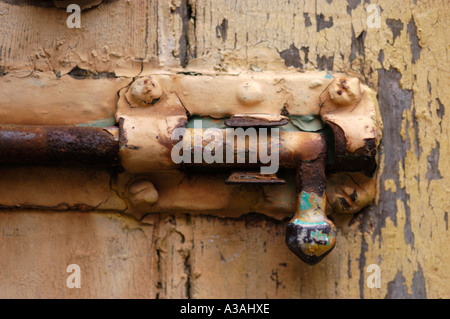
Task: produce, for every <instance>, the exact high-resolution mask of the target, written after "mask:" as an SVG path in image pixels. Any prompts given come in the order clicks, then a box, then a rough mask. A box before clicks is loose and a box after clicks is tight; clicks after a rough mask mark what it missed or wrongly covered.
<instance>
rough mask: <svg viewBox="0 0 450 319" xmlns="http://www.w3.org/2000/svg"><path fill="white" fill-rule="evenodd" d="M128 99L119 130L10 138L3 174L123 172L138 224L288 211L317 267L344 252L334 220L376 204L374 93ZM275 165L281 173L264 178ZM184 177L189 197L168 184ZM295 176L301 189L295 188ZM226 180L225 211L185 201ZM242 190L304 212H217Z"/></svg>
mask: <svg viewBox="0 0 450 319" xmlns="http://www.w3.org/2000/svg"><path fill="white" fill-rule="evenodd" d="M119 95H120V96H119V100H118V107H117V113H116V121H117V123H118V126H117V127H112V128H93V127H34V126H33V127H32V126H11V125H3V126H0V153H1V154H4V155H3V156H2V157H1V158H0V163H25V164H26V163H51V164H66V165H73V164H82V165H101V166H102V165H103V166H121V167H123V168H124V169H125V171H126V173H125V175H126V176H127V177H126V180H127V182H126V183H125V184H124V185H125V186H124V194H125V195H126V197H127V200H128V201H129V203H130V210H129V212H130V213H132V214H134V215H137V216H139V217H142V216H144V215H145V214H149V213H154V212H165V211H166V212H167V211H192V210H196V209H197V210H205V211H214V210H224V211H226V210H227V209H232V208H233V207H232V206H233V205H238V204H239V201H240V200H241V201H242V202H243V203H244V204H243V205H241V208H242V210H247V209H255V211H258V207H259V208H261V207H263V208H261V210H262V211H264V209H269V210H270V209H273V210H276V209H277V208H279V209H280V210H281V211H283V212H288V213H289V212H290V213H291V214H292V213H293V217H292V219H291V220H290V221H289V223H288V224H287V228H286V244H287V246H288V247H289V248H290V249H291V250H292V251H293V252H294V253H295V254H296V255H298V256H299V257H300V258H301V259H302V260H303V261H305V262H306V263H308V264H315V263H317V262H319V261H320V260H322V259H323V258H324V257H325V256H326V255H327V254H328V253H330V252H331V251H332V249H333V248H334V247H335V244H336V232H337V230H336V227H335V225H334V224H333V222H332V221H331V220H329V219H328V218H327V213H330V212H331V211H334V212H338V213H355V212H357V211H358V210H360V209H361V208H363V207H364V206H366V205H368V204H369V203H370V202H371V201H372V200H373V197H374V186H373V185H374V180H373V174H374V172H375V169H376V152H377V148H378V145H379V142H380V139H381V125H382V124H381V120H380V117H379V116H378V114H377V112H378V105H377V101H376V95H375V92H373V91H372V90H371V89H370V88H368V87H367V86H366V85H364V84H362V83H360V81H359V80H358V79H357V78H352V77H347V76H345V75H339V74H337V75H333V76H332V75H330V74H329V73H327V72H307V73H300V72H286V73H270V72H269V73H262V72H249V73H242V74H236V75H226V76H216V75H199V74H195V75H191V74H154V75H151V76H145V77H140V78H137V79H135V80H134V82H133V83H132V84H131V85H130V86H128V87H126V88H124V89H122V90H121V91H120V94H119ZM196 124H200V125H201V127H198V125H196ZM236 132H238V133H239V134H241V135H239V134H238V133H236ZM230 134H232V135H231V136H232V137H231V138H230V136H229V135H230ZM233 134H234V135H233ZM252 134H253V135H252ZM239 139H241V141H240V142H239ZM239 143H240V144H239ZM187 150H188V151H187ZM203 154H207V155H209V157H206V158H205V157H203V156H202V155H203ZM264 155H265V156H264ZM269 155H270V156H269ZM275 155H276V158H275V157H274V156H275ZM175 158H176V159H175ZM180 159H181V160H180ZM269 159H270V163H268V162H269ZM275 159H276V162H277V165H278V166H277V167H276V171H275V172H273V171H271V172H267V171H266V172H263V170H262V169H261V167H266V168H267V167H268V164H270V165H272V164H274V161H275ZM278 168H279V170H278ZM211 169H213V170H214V172H223V174H222V173H220V174H216V175H212V174H211ZM205 170H206V171H205ZM292 172H294V175H292ZM171 174H172V175H171ZM221 174H222V175H221ZM278 175H280V176H278ZM186 176H194V177H192V178H193V179H195V181H196V182H193V183H190V186H184V187H185V188H184V190H183V189H182V187H180V186H176V187H174V186H173V185H174V183H171V182H170V181H169V179H170V178H172V179H174V180H177V183H178V185H180V181H182V180H183V179H184V178H185V177H186ZM224 176H228V178H226V177H224ZM289 176H294V179H295V183H294V184H295V185H293V186H289V185H292V184H290V183H289V181H287V180H288V179H289ZM213 179H214V182H213ZM217 179H220V183H222V184H223V185H226V186H223V187H222V186H220V188H218V189H217V192H218V194H217V197H215V199H214V198H209V199H208V198H207V196H206V197H205V198H204V200H205V201H209V202H208V203H207V205H206V204H205V206H204V207H203V208H204V209H203V208H202V207H201V206H199V204H198V203H195V204H194V203H193V201H192V200H190V199H186V196H183V194H186V192H187V193H189V192H191V195H192V197H193V198H194V197H195V196H196V194H194V193H195V192H200V194H201V192H202V191H203V192H204V189H202V188H201V187H197V188H196V186H194V187H193V186H192V185H194V184H195V185H200V184H203V186H204V187H208V183H210V184H209V185H210V188H211V190H210V192H214V191H215V190H214V189H213V188H214V185H218V184H217ZM291 180H292V178H291ZM227 185H228V186H227ZM361 185H367V186H363V187H361ZM203 186H202V187H203ZM239 187H244V189H245V191H249V189H250V188H253V189H254V188H255V187H270V191H273V192H277V190H276V188H277V187H278V188H282V189H283V190H286V189H287V192H289V189H291V190H292V189H293V191H292V193H293V194H295V200H292V201H293V202H295V204H293V203H291V202H290V203H287V204H286V203H280V202H277V201H276V200H275V201H274V200H272V201H271V203H269V204H268V203H263V204H261V203H259V202H258V199H255V198H256V197H258V195H254V194H253V195H250V196H249V198H251V199H252V200H253V199H255V201H254V202H252V203H250V204H249V203H248V202H246V198H244V197H245V196H246V195H242V194H241V196H240V197H241V198H240V199H239V198H238V197H239V196H238V197H234V203H231V200H227V201H222V200H217V198H218V196H220V195H222V196H223V197H233V196H234V195H233V196H231V195H230V194H236V190H237V189H238V188H239ZM363 188H364V189H363ZM186 190H187V191H186ZM239 190H240V191H241V190H242V188H240V189H239ZM250 192H251V191H250ZM177 196H178V197H177ZM243 196H244V197H243ZM327 197H328V201H327ZM236 203H238V204H236ZM264 205H266V206H267V207H265V206H264ZM269 206H270V207H269ZM199 207H200V208H199Z"/></svg>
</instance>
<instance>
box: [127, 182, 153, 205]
mask: <svg viewBox="0 0 450 319" xmlns="http://www.w3.org/2000/svg"><path fill="white" fill-rule="evenodd" d="M127 193H128V199H129V200H130V202H131V204H132V205H133V207H135V208H137V209H140V210H148V209H150V208H151V207H152V206H153V205H154V204H155V203H156V202H157V201H158V191H157V190H156V188H155V185H153V183H152V182H150V181H149V180H147V179H139V180H136V181H133V182H131V184H130V186H128V191H127Z"/></svg>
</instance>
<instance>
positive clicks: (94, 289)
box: [0, 0, 450, 298]
mask: <svg viewBox="0 0 450 319" xmlns="http://www.w3.org/2000/svg"><path fill="white" fill-rule="evenodd" d="M414 2H415V1H413V0H411V1H407V0H402V1H387V0H383V1H381V0H380V1H371V3H376V4H378V5H380V7H381V8H382V9H383V11H382V15H381V28H380V29H374V28H373V29H370V28H367V26H366V23H365V21H366V18H367V13H366V10H365V8H366V6H367V3H365V2H364V1H361V3H360V4H359V5H357V6H356V8H355V9H353V10H351V15H348V14H347V5H348V2H346V1H333V2H331V3H328V2H327V1H325V0H318V1H317V2H311V1H290V2H288V3H284V4H280V3H278V2H275V1H269V0H267V1H264V0H254V1H248V2H245V3H239V4H238V5H235V3H234V2H228V1H214V2H210V1H192V2H191V5H192V7H193V12H194V13H195V14H196V20H195V30H194V29H193V23H192V22H191V21H189V23H188V26H189V27H188V32H187V34H188V38H189V41H190V43H191V44H194V43H195V46H196V48H197V49H196V50H197V58H196V59H194V60H191V61H190V63H189V64H188V70H193V71H197V70H208V71H209V72H213V73H214V72H217V73H218V74H220V73H227V72H230V73H233V72H236V70H240V69H243V70H246V71H247V70H250V69H251V68H252V65H253V69H258V70H259V69H261V70H262V71H268V70H278V69H285V66H284V61H283V60H282V59H281V58H280V56H279V54H278V52H281V51H283V50H285V49H288V48H289V47H290V45H291V44H294V45H295V46H296V47H297V48H299V49H300V48H302V47H303V46H308V48H309V52H308V57H309V62H308V63H305V52H304V51H302V50H300V51H299V54H300V57H301V60H302V61H303V62H304V68H305V69H311V68H316V67H317V66H318V64H317V59H316V57H317V55H319V56H325V57H327V58H329V57H331V56H334V70H335V71H341V72H350V73H351V74H352V75H353V74H357V73H362V75H363V76H365V77H366V80H367V82H368V85H369V86H370V87H373V88H375V89H377V86H378V73H377V71H376V70H378V69H380V68H385V69H387V70H388V69H390V68H393V69H395V70H397V71H398V72H399V73H400V74H401V76H402V78H401V87H402V88H403V89H405V90H406V89H407V90H412V92H413V93H414V96H413V105H412V106H411V108H409V109H407V110H405V111H404V113H403V119H402V121H400V122H399V123H396V127H397V128H398V131H395V130H394V131H392V132H386V131H385V132H384V135H385V136H386V134H401V137H402V138H403V141H404V142H405V143H406V140H409V144H410V149H409V150H408V151H407V152H406V156H405V158H404V165H403V164H402V163H401V162H400V163H398V166H399V169H398V176H388V177H387V180H388V182H387V187H386V184H384V185H378V187H380V188H387V189H390V190H393V189H394V188H393V184H392V182H389V180H393V181H398V187H397V185H396V183H395V185H396V187H397V189H396V191H397V192H399V191H402V190H404V191H405V193H406V194H407V195H409V200H408V201H406V202H403V201H401V200H399V199H397V200H396V202H395V209H396V212H394V215H395V216H396V222H394V221H393V220H392V219H391V218H390V217H387V218H386V219H385V225H384V227H383V228H382V229H381V233H380V235H376V236H375V237H373V236H372V234H373V233H374V231H375V230H374V227H373V225H371V223H370V221H369V223H368V225H367V227H366V228H364V232H361V230H360V228H359V223H358V219H356V222H353V223H350V220H351V218H352V217H351V216H335V221H336V225H337V227H338V242H337V246H336V249H335V250H334V251H333V253H332V254H331V255H329V256H328V257H327V258H326V259H325V260H324V261H323V262H321V263H320V264H318V265H316V266H314V267H310V266H307V265H304V264H302V263H301V262H300V261H299V260H298V259H297V258H296V257H295V256H294V255H293V254H292V253H290V252H289V251H288V250H287V248H286V247H285V246H284V234H283V229H284V227H283V225H281V224H278V223H277V222H274V221H273V220H271V219H267V218H265V217H261V216H260V217H259V218H253V217H251V216H244V217H242V218H241V219H236V218H228V219H227V218H219V217H214V216H211V215H208V216H201V215H199V216H190V217H189V216H188V215H182V214H181V215H176V214H175V212H174V213H173V214H172V215H173V216H171V215H162V216H156V215H148V216H147V217H145V220H146V221H148V222H149V223H150V224H152V226H151V227H154V229H156V232H155V233H153V234H152V235H151V236H142V237H140V236H138V237H133V238H132V239H131V242H132V243H133V244H131V245H130V246H129V247H128V250H129V252H130V253H129V254H130V255H129V257H128V258H131V259H134V260H135V261H134V262H133V265H134V266H133V267H132V268H127V267H128V266H126V267H124V266H123V265H121V264H120V263H116V264H114V263H108V260H109V258H113V259H114V258H116V257H117V258H120V256H121V253H120V249H119V248H120V247H121V246H120V244H121V243H127V242H130V239H129V235H128V234H129V231H128V230H127V228H124V230H123V231H121V232H119V230H117V229H116V228H114V227H116V226H114V225H118V224H117V223H116V221H115V218H118V219H123V218H124V217H122V216H121V217H119V216H116V215H114V214H113V215H110V214H103V215H100V214H96V213H95V214H94V213H85V214H83V215H78V214H77V215H76V216H75V215H73V214H72V213H68V214H64V215H52V217H51V218H52V220H53V221H52V224H51V225H54V228H55V229H56V230H58V229H61V228H62V229H64V225H66V223H67V224H69V226H71V227H72V226H73V221H74V220H78V221H79V224H76V226H77V232H76V234H74V235H73V237H71V238H76V239H77V240H78V241H81V242H83V243H86V245H88V246H86V245H84V244H83V245H81V246H77V247H74V246H71V245H72V244H71V242H70V241H69V240H68V239H67V238H68V237H67V234H66V233H60V232H55V229H53V228H51V227H50V228H45V229H44V230H42V229H40V228H36V229H35V230H34V231H33V232H32V233H30V235H29V236H30V238H34V239H35V241H37V242H40V243H45V244H46V245H48V247H49V249H48V252H49V254H51V255H52V256H59V257H58V258H62V259H61V260H62V262H61V267H62V264H64V266H66V265H65V263H66V262H69V259H70V262H72V259H73V258H75V259H77V260H86V261H87V264H88V265H89V267H90V268H92V269H95V270H93V271H97V273H96V276H92V278H96V279H95V280H94V282H95V285H93V286H88V287H86V290H82V291H81V292H80V295H70V292H66V291H65V290H64V288H61V287H60V286H59V285H60V281H58V280H57V279H55V278H54V274H55V273H58V276H63V275H62V274H59V272H58V271H59V268H58V269H56V268H52V267H49V263H48V261H47V260H48V259H45V258H41V259H38V261H37V262H35V263H37V264H39V265H41V266H42V267H43V268H45V269H47V271H46V272H45V273H44V277H45V278H42V279H41V278H39V277H30V276H31V275H29V276H25V275H24V274H26V273H27V271H28V270H29V267H30V265H31V261H35V260H36V259H35V257H36V256H35V255H33V254H27V253H24V249H28V248H26V247H27V244H28V243H29V241H28V239H24V238H23V237H20V238H16V239H15V240H16V242H15V243H14V245H15V246H14V245H13V246H11V245H12V244H11V243H9V242H6V241H5V239H4V241H2V242H3V243H4V246H3V248H2V249H3V250H4V251H7V252H8V253H7V254H6V256H7V258H3V259H2V262H3V263H4V266H3V267H2V268H3V269H8V274H9V276H8V278H7V279H8V280H6V281H4V280H2V281H1V282H3V283H4V285H5V287H6V288H7V289H1V291H3V292H5V291H7V292H8V295H7V296H9V297H11V296H12V297H14V296H31V297H38V296H49V297H54V296H57V297H58V296H59V297H63V296H74V297H77V296H83V297H92V296H104V295H105V294H108V293H109V296H111V291H113V292H114V294H113V295H114V296H121V297H125V296H128V297H133V296H135V295H136V294H137V295H138V296H144V297H151V298H154V297H156V295H157V294H158V296H159V297H165V298H173V297H183V298H184V297H188V296H189V297H222V298H227V297H252V298H255V297H262V298H265V297H269V298H276V297H286V298H299V297H302V298H319V297H320V298H345V297H350V298H360V297H362V296H364V297H365V298H382V297H385V296H386V295H387V293H388V287H389V283H391V282H392V281H393V280H394V279H395V277H396V275H398V274H400V275H401V276H403V277H404V278H405V283H404V285H405V287H406V289H407V293H408V294H413V292H414V289H415V288H414V287H413V278H414V276H415V275H416V274H417V272H418V269H419V265H420V267H421V269H422V272H423V277H424V281H425V287H424V288H425V289H426V293H427V297H431V298H439V297H441V298H449V297H450V290H449V284H448V283H449V282H450V278H449V275H448V274H449V273H450V267H449V261H450V252H449V251H448V249H446V246H445V243H446V242H448V240H449V239H450V238H449V237H450V235H449V230H448V225H447V224H446V221H445V216H447V219H448V212H449V211H448V210H449V207H450V203H449V198H450V196H449V194H450V186H449V185H450V181H449V179H450V176H449V175H450V167H449V165H450V164H449V161H448V158H449V155H450V142H449V141H450V140H449V127H450V125H449V124H450V123H449V111H448V109H446V110H445V114H444V115H443V117H442V119H441V118H440V117H439V114H438V109H439V104H438V102H437V100H436V99H437V98H439V100H440V101H441V103H442V104H443V105H444V106H445V107H447V108H448V105H449V104H450V96H449V95H450V91H449V90H448V86H449V84H450V78H449V74H448V70H449V69H450V67H449V62H448V49H449V44H448V35H447V30H448V22H447V20H448V19H447V17H448V16H449V15H450V12H449V10H450V9H449V7H448V3H447V2H446V1H444V0H440V1H424V0H417V4H415V3H414ZM180 4H181V2H172V3H170V2H166V1H161V2H159V4H158V5H156V3H155V2H152V1H130V2H128V1H115V2H112V3H110V4H102V5H100V7H99V8H98V9H94V10H92V11H89V12H87V13H86V15H84V16H83V17H84V18H83V19H84V20H83V21H84V23H85V24H84V26H83V28H82V29H81V30H68V29H67V28H65V27H64V21H65V17H66V13H65V12H64V11H58V10H56V9H45V8H34V7H28V6H25V7H18V6H11V5H7V4H4V3H0V12H1V14H2V17H7V19H3V20H1V21H3V22H1V21H0V30H1V34H2V37H1V38H0V43H1V45H2V47H4V48H11V53H12V54H11V56H8V53H7V52H8V50H7V49H4V50H3V51H2V54H1V58H2V59H1V63H0V65H5V66H6V67H7V71H11V72H12V71H14V70H20V71H28V72H29V71H35V70H36V71H46V72H51V71H53V70H55V71H61V73H62V74H66V73H67V72H68V71H69V70H70V69H72V68H73V67H74V66H75V65H77V64H78V65H79V66H80V67H83V68H86V69H91V70H96V71H98V72H102V71H109V72H110V71H114V72H116V74H117V75H126V76H131V77H132V76H136V75H138V74H139V73H140V71H141V66H142V65H141V62H140V61H139V59H141V58H142V59H144V61H145V63H144V65H143V66H142V67H143V72H142V73H141V75H144V74H146V73H148V74H150V73H153V72H155V66H157V64H158V61H157V57H158V56H159V63H160V66H161V69H164V70H169V69H170V70H171V71H176V70H183V69H182V68H180V67H179V59H178V58H177V57H174V56H173V54H175V55H176V54H177V53H179V52H180V50H179V38H180V36H181V34H182V25H183V24H182V22H181V20H180V17H179V15H178V14H177V11H176V8H177V7H179V6H180ZM100 8H101V10H100ZM171 8H172V9H171ZM203 10H204V12H205V16H203ZM268 13H269V17H268V16H267V14H268ZM294 13H295V16H294ZM303 13H307V14H308V16H309V18H310V20H311V24H312V25H311V26H310V27H305V19H304V17H303ZM316 14H323V15H324V19H325V20H326V21H329V17H333V26H332V27H330V28H324V29H322V30H320V31H319V32H317V28H316V19H315V18H316V17H315V15H316ZM156 15H157V17H158V19H156ZM105 16H106V18H105ZM129 16H133V19H128V17H129ZM147 17H148V19H147ZM412 17H413V18H414V21H415V24H416V26H417V36H418V40H419V45H420V47H421V48H422V50H421V52H420V57H419V58H418V59H417V61H416V62H415V64H413V63H412V62H411V59H412V53H411V41H410V38H409V34H408V32H407V25H408V23H410V21H411V18H412ZM225 18H226V19H227V21H228V29H227V38H226V39H225V38H223V37H217V36H216V27H217V26H219V25H221V23H222V22H223V20H224V19H225ZM386 19H397V20H399V21H400V22H402V23H403V29H402V30H401V31H400V34H399V36H398V37H396V39H395V41H394V35H393V33H392V31H391V29H390V28H389V27H388V25H387V24H386ZM191 20H192V19H191ZM43 21H45V23H44V22H43ZM146 23H148V24H147V25H148V28H147V29H148V31H149V32H148V33H146V32H145V30H146V28H145V26H146ZM255 26H261V27H258V28H256V27H255ZM352 27H353V30H354V34H355V37H358V36H359V35H360V33H361V32H362V31H366V38H365V47H364V54H365V61H366V63H365V64H363V60H364V59H363V57H361V56H360V55H359V53H356V56H355V59H354V60H353V61H352V62H350V61H349V59H348V57H349V55H350V53H351V41H352ZM146 34H147V36H146ZM219 34H220V32H219ZM27 37H28V40H26V39H27ZM81 40H82V41H81ZM19 43H20V44H21V46H20V47H19ZM156 43H157V44H158V45H156ZM195 46H194V45H192V47H189V48H188V50H187V51H188V52H190V53H191V54H193V52H194V47H195ZM381 50H382V51H383V53H384V60H383V62H380V61H379V60H378V57H379V54H380V52H381ZM341 54H342V55H343V57H342V56H341ZM371 70H372V72H371ZM3 79H4V78H3ZM428 83H429V86H430V90H429V89H428ZM413 110H415V116H414V114H413ZM414 119H415V120H416V123H417V128H416V127H414V125H413V124H412V123H413V120H414ZM416 142H417V143H418V145H420V147H421V150H422V151H421V153H420V156H419V157H416V154H415V150H416V146H415V145H416ZM437 142H439V155H440V156H439V159H438V161H437V163H436V165H437V169H438V170H439V173H440V175H441V176H442V178H441V179H431V180H428V179H427V172H428V170H429V167H428V157H429V156H430V155H431V154H432V152H433V149H435V148H436V146H437ZM383 147H384V148H389V147H396V145H383ZM385 161H386V158H385V156H384V155H383V154H382V156H381V158H380V168H381V169H382V171H383V169H385V167H386V166H385ZM382 171H381V172H379V174H378V181H380V175H381V173H382ZM379 184H380V183H379ZM11 185H13V184H11ZM66 185H67V187H71V183H69V182H67V184H66ZM1 196H2V197H8V196H9V195H8V194H5V193H2V195H1ZM384 200H386V198H383V197H382V196H379V197H378V199H377V203H378V204H380V203H382V202H383V201H384ZM407 208H409V212H410V213H409V215H410V222H408V221H407ZM446 213H447V215H446ZM49 216H50V215H47V214H41V213H36V212H34V211H33V212H32V211H27V212H22V213H18V212H13V213H4V212H3V213H2V214H1V217H0V221H1V222H2V223H3V224H2V225H3V229H5V227H13V226H15V225H19V226H20V225H22V226H23V227H28V226H26V225H29V224H30V222H27V220H28V219H32V222H31V224H32V225H41V223H42V225H46V222H48V220H47V219H46V218H48V217H49ZM112 216H114V217H112ZM380 218H382V217H381V216H380ZM90 219H95V222H90V221H88V220H90ZM132 224H133V225H134V226H133V227H136V228H137V229H142V230H143V231H144V232H145V231H146V229H148V228H147V227H148V226H145V225H144V224H138V223H136V222H132ZM408 224H410V227H411V232H412V233H413V234H414V247H412V245H411V244H408V243H407V242H406V240H405V225H408ZM69 226H67V227H69ZM110 227H113V231H112V232H113V234H112V233H109V231H110V230H109V228H110ZM7 229H9V228H7ZM30 232H31V231H30ZM133 233H140V231H137V232H133ZM3 234H4V235H3V236H5V232H4V233H3ZM43 234H50V235H48V236H50V237H45V236H43ZM52 234H55V235H54V237H52V236H53V235H52ZM95 234H100V235H95ZM101 234H109V235H108V236H114V237H117V236H119V237H118V238H117V239H116V240H115V241H112V242H113V243H115V244H111V246H107V245H105V244H102V243H101V242H100V243H99V242H98V241H95V242H93V241H91V239H92V236H102V235H101ZM117 234H122V235H123V236H124V237H120V236H122V235H117ZM212 236H218V237H217V238H216V237H215V239H214V242H212V243H211V242H209V241H208V240H210V239H211V238H212ZM125 238H128V239H127V240H128V241H127V240H126V239H125ZM64 240H67V241H64ZM363 242H365V243H366V244H367V247H366V248H367V251H366V252H363V251H362V248H363V245H362V243H363ZM94 243H95V244H94ZM152 243H154V245H153V244H152ZM151 244H152V245H151ZM148 245H151V246H148ZM11 247H14V249H12V248H11ZM84 247H88V249H85V248H84ZM108 247H109V248H108ZM156 250H157V251H158V252H159V254H160V258H159V261H158V262H156V264H155V263H152V262H149V261H148V260H150V259H149V258H153V257H150V256H149V255H147V254H148V253H149V251H152V252H154V253H155V254H156ZM20 251H22V253H21V254H20V253H19V252H20ZM66 254H67V255H66ZM61 256H68V257H64V258H63V257H61ZM98 256H105V257H104V258H105V259H101V260H100V259H99V258H100V257H98ZM108 256H109V257H108ZM145 256H148V257H145ZM222 256H223V259H222ZM361 256H363V257H365V264H364V265H362V267H363V268H362V269H360V263H361ZM83 258H84V259H83ZM66 259H67V260H66ZM115 260H120V259H115ZM152 260H153V262H154V260H155V259H152ZM222 260H225V261H226V262H224V263H222ZM371 263H375V264H379V265H380V267H381V272H382V279H381V286H382V287H381V289H370V288H368V287H367V286H366V285H365V280H366V278H367V277H368V275H369V273H366V272H365V267H367V265H369V264H371ZM106 264H109V265H111V266H112V268H113V269H115V272H116V274H119V275H117V276H122V275H123V276H125V275H124V274H123V271H126V273H127V275H126V276H127V277H126V278H127V280H128V281H129V282H132V283H136V284H135V285H132V286H131V287H130V286H127V287H129V288H126V287H124V286H123V285H122V284H119V283H124V282H126V281H125V280H122V279H121V278H116V277H109V276H105V277H103V275H102V274H103V273H102V272H101V270H102V269H104V268H103V267H104V265H106ZM284 264H286V266H284ZM186 265H187V266H186ZM13 266H14V267H13ZM54 267H56V266H54ZM152 267H156V269H158V271H157V273H156V272H154V271H153V270H151V269H155V268H152ZM147 270H148V271H149V272H150V274H149V275H148V276H147V277H142V273H143V272H145V271H147ZM155 271H156V270H155ZM2 273H3V272H2ZM218 274H219V275H218ZM36 276H37V275H36ZM27 278H31V279H32V280H26V279H27ZM46 278H47V279H46ZM98 278H100V279H98ZM137 278H138V279H139V280H138V279H137ZM141 278H144V279H145V280H142V281H141ZM63 279H64V278H63ZM45 280H47V281H45ZM158 281H159V282H160V284H159V285H158V283H157V282H158ZM188 281H189V283H190V286H191V290H190V292H188V291H187V290H186V283H187V282H188ZM45 282H47V283H51V284H49V286H42V284H43V283H45ZM40 285H41V286H42V287H48V290H47V291H46V294H44V293H43V292H39V291H37V287H39V286H40ZM54 287H57V288H54ZM36 291H37V292H36Z"/></svg>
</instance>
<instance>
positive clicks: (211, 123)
mask: <svg viewBox="0 0 450 319" xmlns="http://www.w3.org/2000/svg"><path fill="white" fill-rule="evenodd" d="M225 120H226V118H220V119H215V118H212V117H207V116H192V117H190V118H189V121H188V122H187V126H186V127H187V128H194V121H202V128H211V127H212V128H218V129H224V128H226V127H227V126H226V125H225Z"/></svg>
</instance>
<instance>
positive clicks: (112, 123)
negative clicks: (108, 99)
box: [77, 117, 116, 127]
mask: <svg viewBox="0 0 450 319" xmlns="http://www.w3.org/2000/svg"><path fill="white" fill-rule="evenodd" d="M115 125H116V119H115V118H114V117H110V118H107V119H103V120H97V121H93V122H89V123H83V124H78V125H77V126H89V127H108V126H115Z"/></svg>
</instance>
